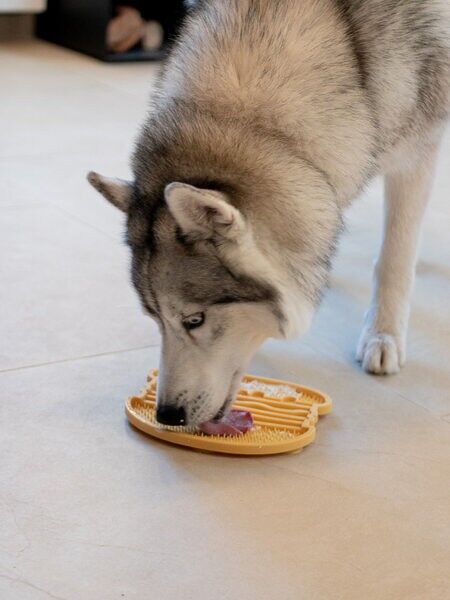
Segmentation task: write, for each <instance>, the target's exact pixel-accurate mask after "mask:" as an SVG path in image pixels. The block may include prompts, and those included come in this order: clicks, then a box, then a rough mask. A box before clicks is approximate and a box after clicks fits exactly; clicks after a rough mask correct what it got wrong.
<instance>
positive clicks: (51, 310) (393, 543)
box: [0, 43, 450, 600]
mask: <svg viewBox="0 0 450 600" xmlns="http://www.w3.org/2000/svg"><path fill="white" fill-rule="evenodd" d="M0 52H1V54H0V203H1V205H2V210H1V217H0V225H1V230H0V270H1V274H0V371H1V372H0V394H1V404H0V415H1V417H0V418H1V432H0V457H1V458H0V523H1V524H0V598H1V599H2V600H45V599H48V598H54V599H56V600H115V599H118V600H120V599H130V600H131V599H136V600H146V599H152V600H153V599H155V600H156V599H158V600H159V599H161V600H175V599H177V600H178V599H183V600H185V599H186V600H189V599H195V600H198V599H201V600H214V599H216V598H217V599H218V598H221V599H225V598H229V599H230V600H231V599H233V600H236V599H245V600H279V599H284V600H291V599H292V600H299V599H301V600H303V599H304V600H340V599H342V600H353V599H354V600H363V599H365V600H367V599H368V600H371V599H376V600H403V599H405V600H444V599H446V598H449V597H450V591H449V590H450V309H449V305H450V240H449V229H450V199H449V196H450V156H449V149H450V136H448V137H447V138H446V139H445V143H444V148H443V151H442V155H441V162H440V166H439V170H438V175H437V182H436V186H435V193H434V197H433V201H432V203H431V207H430V210H429V212H428V215H427V219H426V223H425V236H424V244H423V249H422V254H421V260H420V263H419V267H418V281H417V287H416V293H415V298H414V308H413V313H412V324H411V325H412V326H411V335H410V344H409V362H408V365H407V366H406V368H405V369H404V371H403V372H402V373H401V374H400V375H398V376H396V377H393V378H390V379H379V378H372V377H369V376H367V375H365V374H363V373H362V372H361V371H360V369H359V368H358V366H357V365H356V364H355V363H354V361H353V351H354V346H355V343H356V339H357V335H358V330H359V326H360V322H361V319H362V315H363V312H364V308H365V304H366V302H367V298H368V294H369V285H370V268H371V263H372V260H373V257H374V254H375V252H376V249H377V246H378V243H379V234H380V231H379V229H380V227H379V222H380V214H381V203H380V186H379V184H375V185H374V186H373V187H372V188H371V189H370V190H368V192H367V194H366V195H365V197H364V198H363V199H361V200H360V201H359V202H358V203H357V204H355V206H354V208H353V209H352V210H351V211H350V213H349V215H348V229H347V232H346V234H345V236H344V238H343V240H342V245H341V249H340V253H339V256H338V259H337V261H336V268H335V271H334V276H333V280H332V286H331V289H330V291H329V293H328V294H327V297H326V299H325V302H324V304H323V306H322V308H321V310H320V312H319V314H318V315H317V318H316V320H315V324H314V327H313V329H312V331H311V332H310V333H309V334H308V335H307V336H306V337H305V338H304V339H303V340H301V341H296V342H290V343H285V344H282V343H278V342H276V343H275V342H270V343H268V344H266V345H265V346H264V347H263V348H262V349H261V351H260V352H259V353H258V355H257V356H256V358H255V360H254V362H253V365H252V370H253V371H254V372H255V373H259V374H266V375H272V376H276V377H285V378H290V379H295V380H298V381H302V382H304V383H306V384H310V385H313V386H316V387H319V388H323V389H324V390H326V391H327V392H329V393H330V394H331V395H332V396H333V398H334V400H335V409H334V412H333V413H332V414H331V415H329V416H328V417H326V418H324V419H323V421H322V422H321V423H320V427H319V432H318V439H317V441H316V443H315V444H314V445H312V446H310V447H309V448H308V449H306V450H305V451H304V452H302V453H301V454H297V455H291V456H281V457H273V458H258V459H242V458H241V459H236V458H234V459H231V458H224V457H220V456H209V455H205V454H200V453H193V452H189V451H185V450H182V449H177V448H174V447H170V446H167V445H163V444H161V443H156V442H152V441H150V440H148V439H146V438H145V437H144V436H142V435H140V434H139V433H138V432H136V431H134V430H133V429H131V428H130V427H129V426H128V425H127V423H126V421H125V419H124V415H123V400H124V399H125V397H126V396H127V395H129V394H130V393H133V392H135V391H136V390H138V389H139V388H140V387H141V385H142V384H143V382H144V379H145V374H146V371H147V370H148V369H149V368H150V367H152V366H154V365H155V364H156V363H157V360H158V352H159V338H158V334H157V331H156V329H155V327H154V326H153V325H152V324H151V323H150V322H149V321H148V320H147V319H146V318H145V317H144V316H143V315H142V314H141V312H140V310H139V307H138V303H137V301H136V298H135V296H134V294H133V292H132V290H131V288H130V285H129V283H128V273H127V259H128V257H127V251H126V248H125V247H124V246H123V244H122V243H121V235H122V219H121V216H120V215H119V214H118V213H116V212H114V211H113V209H112V208H110V207H109V206H107V205H106V203H103V202H102V201H101V199H100V198H99V197H97V196H96V194H95V193H94V192H93V191H92V190H90V189H89V188H88V186H87V184H86V183H85V180H84V174H85V172H86V171H87V170H88V169H90V168H96V169H98V170H100V171H104V172H105V173H109V174H114V175H126V174H127V158H128V154H129V151H130V147H131V144H132V140H133V136H134V135H135V132H136V127H137V124H138V123H139V121H141V119H142V117H143V114H144V111H145V106H146V103H147V99H148V98H147V97H148V92H149V90H150V88H151V84H152V77H153V76H154V73H155V66H154V65H151V64H137V65H109V66H108V65H102V64H100V63H98V62H96V61H93V60H90V59H88V58H84V57H82V56H79V55H77V54H73V53H70V52H68V51H63V50H60V49H57V48H55V47H51V46H47V45H44V44H41V43H21V44H4V45H2V46H1V47H0Z"/></svg>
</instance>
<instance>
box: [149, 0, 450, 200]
mask: <svg viewBox="0 0 450 600" xmlns="http://www.w3.org/2000/svg"><path fill="white" fill-rule="evenodd" d="M192 4H194V8H193V13H192V16H191V17H190V18H189V19H188V21H187V23H186V26H185V29H184V31H183V32H182V34H181V36H180V40H179V42H178V44H177V45H176V47H175V48H174V51H173V53H172V55H171V57H170V60H169V61H168V64H167V65H166V68H165V71H164V74H163V76H162V80H161V82H160V89H159V94H157V96H156V100H155V103H156V106H157V107H159V108H160V109H161V113H159V112H158V110H157V111H156V115H155V116H154V118H153V119H152V121H151V124H149V127H148V129H147V131H149V132H150V135H149V136H148V137H146V136H145V135H144V138H143V144H142V146H140V147H141V149H142V150H144V148H145V147H146V148H147V150H148V145H150V147H151V146H152V145H153V141H154V139H155V136H156V137H157V136H158V129H159V128H162V129H164V134H161V137H164V136H165V137H166V139H168V140H170V142H168V144H167V145H166V151H167V152H170V153H177V152H178V151H177V150H176V149H175V148H174V145H175V143H174V136H175V137H176V139H177V142H176V143H177V144H178V145H181V147H183V148H184V150H182V151H183V152H184V153H185V156H184V161H181V160H180V158H179V154H178V155H177V156H176V157H175V156H174V158H173V160H172V161H170V162H171V163H172V164H176V165H178V166H180V164H181V163H184V162H185V161H186V153H188V152H190V153H191V154H192V147H193V146H196V148H197V149H199V148H200V147H201V146H202V145H206V146H207V148H208V149H207V150H205V152H204V153H203V154H200V155H199V154H197V155H195V152H194V153H193V154H194V155H195V156H194V155H193V161H192V165H191V168H192V169H193V170H194V171H195V170H196V165H195V164H194V163H195V162H196V161H197V162H198V161H200V162H202V163H203V164H204V165H205V167H204V168H205V169H207V164H208V161H209V160H214V158H213V156H214V155H215V154H217V152H219V151H220V152H221V153H222V156H221V157H220V158H218V159H217V163H218V164H221V165H222V170H223V171H226V168H225V165H226V164H227V163H228V162H229V161H230V160H233V159H232V157H233V156H235V155H236V148H237V146H238V145H239V144H238V139H237V138H239V136H240V137H241V138H242V137H247V136H250V137H251V135H252V131H257V132H258V134H259V135H261V134H262V135H264V136H265V137H266V140H267V139H269V138H272V139H273V141H274V143H275V142H276V140H282V141H283V143H284V146H285V148H289V149H290V151H291V152H293V153H300V154H302V155H303V156H304V157H305V158H306V159H307V160H310V161H311V162H313V163H314V164H316V165H317V166H318V167H319V168H320V169H322V170H323V172H324V173H326V174H327V175H328V177H329V179H330V181H331V182H332V184H333V186H334V187H335V189H336V190H337V193H338V197H339V198H340V199H341V201H342V202H343V203H346V202H347V201H349V200H351V199H352V198H353V197H354V195H355V194H356V192H357V191H358V190H359V188H360V186H361V185H362V184H363V183H364V182H365V181H366V180H367V179H368V177H369V176H370V175H372V174H374V173H375V172H376V171H377V170H379V169H380V167H381V168H383V166H384V164H386V163H387V162H390V163H391V162H392V160H394V159H395V149H396V146H397V145H398V144H399V143H401V142H402V141H404V140H408V139H409V137H411V136H415V137H417V136H420V135H422V134H423V133H424V131H426V130H427V129H428V128H429V127H430V123H432V122H433V121H439V120H441V119H443V118H445V116H446V114H447V111H448V95H449V85H450V84H449V79H450V76H449V23H450V17H449V14H450V10H449V8H448V4H447V3H446V2H445V1H440V0H423V1H420V2H417V1H416V0H400V1H393V0H304V1H300V0H280V1H277V2H273V0H230V1H229V2H222V1H221V0H209V1H208V0H205V1H200V2H197V3H192ZM160 116H161V119H160V118H159V117H160ZM194 123H195V124H194ZM233 128H236V134H235V135H234V136H233V135H232V132H231V130H232V129H233ZM224 129H228V132H227V134H225V133H223V130H224ZM169 131H171V132H172V135H168V133H169ZM183 132H184V133H183ZM214 137H217V144H214V143H213V144H212V145H213V146H215V147H214V149H213V150H214V151H213V152H211V148H210V146H211V141H210V140H211V138H214ZM150 138H151V139H150ZM206 138H208V141H206ZM194 139H195V144H193V140H194ZM219 140H220V142H219ZM170 146H171V147H170ZM188 147H189V151H188ZM261 152H262V151H261ZM244 154H245V151H244V150H242V157H241V160H242V162H244V163H245V162H246V161H247V159H246V157H245V156H244ZM273 154H274V160H276V152H274V153H273ZM261 161H262V157H261ZM250 162H253V164H251V165H250V164H249V165H248V169H247V170H254V169H255V165H256V164H257V163H258V157H257V155H256V154H255V157H254V159H253V161H252V160H251V159H250ZM236 168H237V165H234V169H236Z"/></svg>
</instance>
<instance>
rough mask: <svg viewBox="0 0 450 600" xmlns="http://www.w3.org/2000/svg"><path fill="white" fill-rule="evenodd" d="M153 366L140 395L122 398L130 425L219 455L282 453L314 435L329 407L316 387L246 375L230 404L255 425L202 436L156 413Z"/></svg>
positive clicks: (164, 438)
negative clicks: (168, 422) (171, 424)
mask: <svg viewBox="0 0 450 600" xmlns="http://www.w3.org/2000/svg"><path fill="white" fill-rule="evenodd" d="M157 380H158V371H157V370H156V369H154V370H153V371H152V372H151V373H150V375H149V376H148V384H147V387H146V388H145V389H144V391H143V392H142V394H141V395H140V396H132V397H131V398H128V400H127V401H126V403H125V412H126V415H127V417H128V420H129V421H130V423H131V424H132V425H134V427H136V428H137V429H140V430H141V431H143V432H144V433H147V434H149V435H151V436H153V437H155V438H159V439H161V440H164V441H166V442H171V443H173V444H178V445H180V446H188V447H190V448H196V449H198V450H206V451H209V452H220V453H223V454H242V455H246V454H260V455H264V454H281V453H284V452H293V451H295V450H299V449H301V448H304V447H305V446H307V445H308V444H310V443H311V442H313V441H314V439H315V437H316V423H317V421H318V418H319V416H321V415H325V414H327V413H329V412H330V411H331V406H332V402H331V399H330V398H329V397H328V396H327V395H326V394H323V393H322V392H319V391H318V390H315V389H312V388H309V387H305V386H303V385H298V384H296V383H291V382H288V381H281V380H277V379H267V378H265V377H255V376H253V375H245V376H244V377H243V379H242V382H241V386H240V389H239V391H238V393H237V396H236V399H235V401H234V403H233V408H235V409H238V410H243V411H249V412H250V413H251V414H252V417H253V422H254V426H253V428H252V429H250V431H247V432H246V433H243V434H241V435H238V436H223V435H220V436H219V435H206V434H204V433H202V432H197V431H190V430H189V429H186V428H183V427H166V426H162V425H160V424H159V423H157V421H156V418H155V406H156V386H157Z"/></svg>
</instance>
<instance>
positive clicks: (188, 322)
mask: <svg viewBox="0 0 450 600" xmlns="http://www.w3.org/2000/svg"><path fill="white" fill-rule="evenodd" d="M204 322H205V313H202V312H199V313H195V315H190V316H189V317H186V318H185V319H183V326H184V328H185V329H188V330H189V329H195V328H196V327H201V326H202V325H203V323H204Z"/></svg>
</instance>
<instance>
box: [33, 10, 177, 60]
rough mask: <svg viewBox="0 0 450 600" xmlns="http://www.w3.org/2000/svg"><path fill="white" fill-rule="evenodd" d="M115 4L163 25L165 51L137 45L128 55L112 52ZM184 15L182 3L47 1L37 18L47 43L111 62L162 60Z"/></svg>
mask: <svg viewBox="0 0 450 600" xmlns="http://www.w3.org/2000/svg"><path fill="white" fill-rule="evenodd" d="M116 5H126V6H132V7H133V8H136V9H137V10H139V11H140V12H141V14H142V16H143V18H144V19H145V20H154V21H158V22H160V23H161V25H162V27H163V30H164V43H163V46H162V48H161V49H160V50H143V49H142V47H141V46H140V45H139V44H138V45H137V46H135V47H134V48H132V49H131V50H128V51H127V52H122V53H113V52H110V51H109V50H108V48H107V45H106V29H107V26H108V23H109V21H110V20H111V18H112V17H113V16H114V14H115V8H116ZM184 14H185V10H184V7H183V2H182V0H147V1H145V0H142V1H137V0H130V1H128V2H127V0H123V1H122V2H114V1H113V0H48V7H47V10H46V12H45V13H43V14H41V15H39V16H38V19H37V30H36V33H37V35H38V37H40V38H42V39H44V40H46V41H48V42H53V43H54V44H58V45H60V46H64V47H66V48H70V49H71V50H77V51H78V52H82V53H83V54H89V55H90V56H95V57H96V58H99V59H101V60H104V61H108V62H123V61H142V60H159V59H161V58H163V57H164V56H165V54H166V52H167V47H168V45H169V44H170V41H171V39H173V37H174V36H175V35H176V32H177V30H178V27H179V25H180V23H181V21H182V19H183V16H184Z"/></svg>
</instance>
